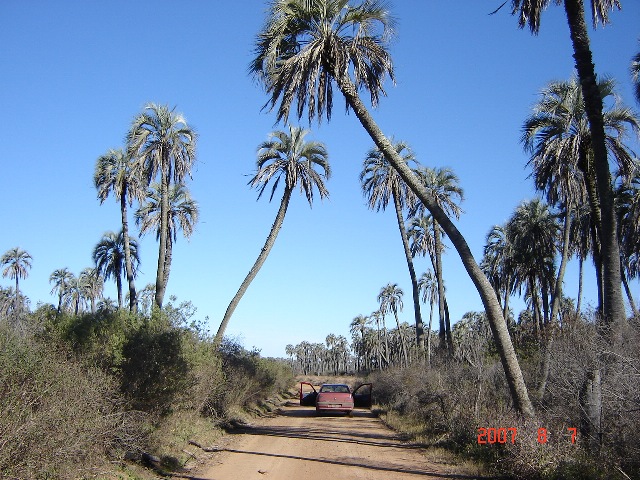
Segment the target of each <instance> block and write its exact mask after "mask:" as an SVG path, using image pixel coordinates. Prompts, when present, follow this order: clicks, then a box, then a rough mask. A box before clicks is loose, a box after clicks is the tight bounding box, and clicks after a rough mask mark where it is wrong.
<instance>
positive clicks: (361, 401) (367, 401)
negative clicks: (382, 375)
mask: <svg viewBox="0 0 640 480" xmlns="http://www.w3.org/2000/svg"><path fill="white" fill-rule="evenodd" d="M372 391H373V384H371V383H363V384H362V385H358V386H357V387H356V388H355V389H354V390H353V406H354V407H356V408H371V392H372Z"/></svg>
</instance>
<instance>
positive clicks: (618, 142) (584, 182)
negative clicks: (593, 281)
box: [522, 78, 640, 318]
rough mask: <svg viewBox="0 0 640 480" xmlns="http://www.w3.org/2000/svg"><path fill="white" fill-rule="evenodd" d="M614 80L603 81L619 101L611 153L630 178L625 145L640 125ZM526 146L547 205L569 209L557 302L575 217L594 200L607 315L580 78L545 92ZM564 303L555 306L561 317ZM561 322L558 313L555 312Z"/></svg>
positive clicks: (610, 129)
mask: <svg viewBox="0 0 640 480" xmlns="http://www.w3.org/2000/svg"><path fill="white" fill-rule="evenodd" d="M614 87H615V84H614V82H613V81H612V80H610V79H605V80H601V81H599V82H598V88H599V91H600V94H601V96H602V98H603V99H606V98H609V97H613V99H614V103H613V105H612V106H611V107H610V108H608V109H607V110H606V111H604V113H603V121H604V128H605V141H606V146H607V150H608V151H609V152H610V155H611V157H612V158H613V159H615V160H616V162H617V164H618V169H619V172H620V174H621V175H622V176H623V177H624V178H628V177H629V175H630V174H631V172H632V171H633V170H634V168H635V160H634V157H635V156H634V154H633V152H632V151H631V150H630V149H629V148H628V147H627V146H626V145H625V143H624V141H625V139H626V132H627V128H630V129H632V130H634V131H638V128H640V124H639V122H638V119H637V118H636V117H635V115H634V113H633V112H632V111H631V110H630V109H629V108H626V107H624V106H623V105H621V104H620V102H619V101H618V99H617V96H616V95H615V92H614ZM522 142H523V144H524V147H525V149H526V150H527V151H529V152H530V153H531V158H530V160H529V164H530V165H532V166H533V178H534V181H535V185H536V188H537V189H538V190H541V191H543V192H545V193H546V196H547V200H548V201H549V202H550V203H551V204H553V205H556V206H559V207H561V208H564V210H565V214H564V218H565V225H564V236H563V237H564V239H565V241H564V242H563V256H562V262H561V266H560V270H559V273H558V279H559V282H557V284H556V292H555V293H554V298H555V299H558V301H559V300H560V298H561V297H562V291H561V282H562V276H563V274H564V265H565V264H566V261H567V257H568V253H569V252H568V250H569V246H568V243H569V236H570V231H571V225H570V223H571V218H572V217H573V211H574V210H575V209H576V208H577V206H578V205H580V204H582V203H585V201H586V200H588V201H589V204H590V206H591V219H593V225H592V233H591V235H592V237H593V239H594V241H593V242H592V245H593V247H594V250H593V258H594V261H595V263H596V275H597V279H598V287H599V288H598V299H599V310H600V313H601V314H602V313H603V294H604V291H603V283H602V280H603V277H604V275H603V268H602V267H603V264H602V255H601V244H602V242H601V237H602V233H601V223H602V222H601V219H602V213H601V208H600V198H599V195H598V191H597V185H596V175H595V172H594V168H593V161H592V159H593V148H592V146H593V141H592V136H591V131H590V129H589V124H588V119H587V115H586V111H585V105H584V101H583V95H582V90H581V88H580V85H579V84H578V82H577V80H576V79H575V78H571V79H570V80H569V81H565V82H552V83H550V84H549V85H548V86H547V87H546V88H545V89H544V90H543V91H542V92H541V99H540V101H539V102H538V103H536V105H535V106H534V108H533V114H532V115H531V116H530V117H528V118H527V119H526V121H525V123H524V127H523V136H522ZM558 308H559V304H558V302H554V308H553V309H552V310H555V312H556V313H557V309H558ZM552 318H555V313H552Z"/></svg>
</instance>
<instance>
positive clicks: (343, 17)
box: [249, 0, 534, 416]
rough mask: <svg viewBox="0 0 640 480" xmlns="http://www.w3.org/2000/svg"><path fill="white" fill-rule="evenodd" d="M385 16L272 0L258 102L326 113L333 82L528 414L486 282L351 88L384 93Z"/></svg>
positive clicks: (389, 69) (343, 1)
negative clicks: (465, 282) (477, 317)
mask: <svg viewBox="0 0 640 480" xmlns="http://www.w3.org/2000/svg"><path fill="white" fill-rule="evenodd" d="M393 24H394V22H393V20H392V17H391V15H390V13H389V11H388V10H387V9H386V8H385V7H384V5H383V4H382V3H380V2H377V1H363V2H360V3H358V4H357V5H350V4H349V0H273V1H272V2H271V5H270V9H269V11H268V18H267V22H266V23H265V25H264V27H263V29H262V30H261V31H260V33H259V34H258V35H257V38H256V43H255V52H254V54H255V55H254V59H253V61H252V62H251V64H250V67H249V68H250V72H251V73H253V74H254V75H255V77H256V78H257V79H258V80H259V81H260V82H262V83H263V84H264V86H265V90H266V93H267V94H268V96H269V100H268V102H267V104H266V105H265V106H266V107H270V108H272V109H273V108H274V107H275V106H276V104H277V103H278V102H279V103H280V105H279V107H278V113H277V119H278V121H280V120H285V121H286V120H287V119H288V116H289V112H290V110H291V107H292V105H293V103H297V109H296V113H297V116H298V118H301V117H302V115H303V114H304V111H305V108H306V109H307V112H308V118H309V120H310V121H312V120H313V119H314V118H315V117H316V116H317V117H318V119H320V118H321V117H322V116H323V115H325V114H326V117H327V119H330V118H331V110H332V107H333V85H334V83H335V84H337V86H338V88H339V90H340V92H341V93H342V94H343V95H344V97H345V100H346V104H347V107H348V108H350V109H351V110H353V112H354V113H355V115H356V117H357V118H358V120H359V121H360V123H361V124H362V126H363V127H364V128H365V130H366V131H367V133H368V134H369V135H370V137H371V139H372V140H373V141H374V143H375V144H376V146H377V147H378V148H379V149H380V150H381V151H382V152H383V153H384V155H385V157H386V158H387V159H388V160H389V163H391V165H392V166H393V167H394V168H395V169H396V170H397V171H398V173H399V175H400V176H401V177H402V179H403V180H404V181H405V183H406V184H407V186H408V187H409V188H410V189H411V190H412V191H413V192H414V193H415V194H416V195H417V196H418V198H420V200H421V201H422V202H423V203H424V204H425V205H426V207H427V208H428V209H429V211H430V212H431V213H432V215H434V217H435V218H436V220H437V221H438V223H440V225H441V226H442V227H443V229H444V230H445V232H446V233H447V236H448V237H449V239H450V240H451V242H452V243H453V245H454V246H455V248H456V250H457V251H458V253H459V255H460V258H461V260H462V262H463V264H464V266H465V268H466V269H467V272H468V273H469V276H470V277H471V279H472V280H473V282H474V285H475V286H476V288H477V289H478V292H479V294H480V297H481V299H482V302H483V305H484V307H485V310H486V312H487V316H488V318H489V322H490V325H491V328H492V332H493V334H494V336H495V340H496V346H497V348H498V352H499V353H500V357H501V361H502V364H503V367H504V370H505V374H506V377H507V383H508V385H509V390H510V393H511V396H512V399H513V402H514V405H515V407H516V409H517V410H518V411H520V412H522V413H524V414H525V415H527V416H531V415H533V413H534V410H533V405H532V404H531V401H530V399H529V396H528V392H527V388H526V385H525V382H524V378H523V376H522V371H521V369H520V365H519V364H518V360H517V357H516V354H515V350H514V348H513V344H512V342H511V338H510V337H509V332H508V331H507V326H506V324H505V321H504V318H502V311H501V309H500V305H499V303H498V300H497V297H496V295H495V292H494V291H493V288H492V287H491V284H490V283H489V281H488V280H487V278H486V277H485V276H484V274H483V273H482V270H481V269H480V267H479V266H478V264H477V263H476V261H475V259H474V258H473V255H472V253H471V249H470V248H469V246H468V244H467V242H466V240H465V239H464V237H463V236H462V234H461V233H460V232H459V231H458V229H457V228H456V226H455V225H454V224H453V222H451V220H450V219H449V218H448V217H447V215H446V213H445V212H444V211H443V210H442V209H441V208H440V207H439V206H438V204H437V203H436V202H435V200H434V198H433V197H432V195H431V194H430V193H429V192H428V191H427V189H426V188H425V187H424V185H422V184H421V183H420V181H419V179H418V178H417V176H416V175H415V174H414V172H413V171H412V170H411V169H410V168H409V166H407V165H406V163H405V162H404V161H403V160H402V157H401V156H400V155H398V153H397V152H396V151H395V149H394V148H393V145H392V143H391V142H390V141H389V139H388V138H387V137H386V136H385V135H384V134H383V133H382V131H381V130H380V128H379V127H378V125H377V124H376V122H375V121H374V120H373V117H372V116H371V114H370V113H369V112H368V110H367V108H366V106H365V104H364V103H363V101H362V99H361V98H360V95H359V93H358V91H359V89H365V90H367V91H368V92H369V95H370V99H371V104H372V106H374V107H375V106H376V105H377V104H378V101H379V98H380V95H381V94H382V95H384V94H385V91H384V88H383V84H384V82H385V80H386V77H387V76H389V77H390V79H391V80H394V74H393V63H392V60H391V56H390V54H389V52H388V50H387V45H388V40H389V39H390V38H391V34H392V32H393V26H394V25H393ZM352 76H353V78H352Z"/></svg>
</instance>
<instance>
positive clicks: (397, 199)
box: [360, 142, 424, 346]
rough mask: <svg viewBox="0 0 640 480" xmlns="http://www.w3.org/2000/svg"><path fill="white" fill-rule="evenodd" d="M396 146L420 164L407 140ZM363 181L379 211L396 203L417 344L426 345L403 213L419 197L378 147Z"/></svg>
mask: <svg viewBox="0 0 640 480" xmlns="http://www.w3.org/2000/svg"><path fill="white" fill-rule="evenodd" d="M394 148H395V151H396V152H397V153H398V154H399V155H400V156H401V157H402V159H403V160H404V161H405V162H406V163H407V164H410V163H414V164H415V163H416V160H415V156H414V154H413V152H412V151H411V149H410V148H409V145H407V144H406V143H404V142H397V143H396V144H395V145H394ZM360 184H361V186H362V192H363V194H364V195H365V197H366V198H367V204H368V206H369V208H370V209H372V210H374V209H375V210H376V211H380V209H382V210H385V209H386V208H387V205H388V204H389V201H390V200H391V201H392V202H393V206H394V208H395V212H396V220H397V222H398V229H399V230H400V239H401V240H402V247H403V250H404V257H405V260H406V262H407V267H408V268H409V277H410V278H411V287H412V288H411V289H412V293H413V309H414V316H415V322H416V344H417V345H419V346H420V345H424V326H423V322H422V315H421V314H420V293H419V292H418V279H417V277H416V271H415V268H414V266H413V257H412V255H411V249H410V248H409V239H408V237H407V229H406V227H405V221H404V215H403V213H402V211H403V209H404V208H405V207H406V206H408V205H410V204H412V203H415V200H414V198H415V197H414V195H413V193H412V192H411V190H409V189H408V188H407V186H406V184H405V183H404V181H403V180H402V178H400V176H399V175H398V172H396V170H395V169H394V168H393V167H392V166H391V164H390V163H389V161H388V160H387V159H386V158H385V156H384V154H383V153H382V152H381V151H380V149H378V148H372V149H371V150H369V152H368V153H367V156H366V158H365V160H364V165H363V168H362V172H361V173H360Z"/></svg>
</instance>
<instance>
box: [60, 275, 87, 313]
mask: <svg viewBox="0 0 640 480" xmlns="http://www.w3.org/2000/svg"><path fill="white" fill-rule="evenodd" d="M86 300H87V297H86V296H85V288H84V286H83V284H82V281H81V279H80V278H79V277H76V276H75V275H73V274H71V278H69V281H68V282H67V285H66V289H65V292H64V302H65V309H66V310H68V311H70V310H72V311H73V314H74V315H78V314H79V313H80V312H81V310H82V309H83V308H84V307H83V305H84V304H85V302H86Z"/></svg>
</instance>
